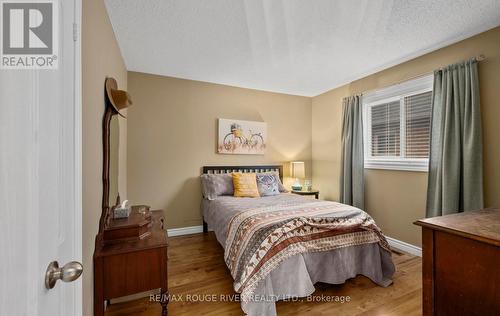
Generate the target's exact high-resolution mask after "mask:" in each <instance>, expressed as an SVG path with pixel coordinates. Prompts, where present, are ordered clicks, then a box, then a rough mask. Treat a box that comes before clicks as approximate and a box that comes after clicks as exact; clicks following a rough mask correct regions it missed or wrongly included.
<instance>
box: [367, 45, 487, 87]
mask: <svg viewBox="0 0 500 316" xmlns="http://www.w3.org/2000/svg"><path fill="white" fill-rule="evenodd" d="M472 58H474V57H472ZM475 58H476V60H477V61H483V60H485V59H486V56H484V55H483V54H480V55H477V56H475ZM433 73H434V71H430V72H426V73H423V74H420V75H416V76H413V77H410V78H405V79H403V80H399V81H397V82H395V83H391V84H390V85H388V86H385V87H379V88H374V89H370V90H365V91H363V92H361V93H359V94H361V95H363V94H366V93H369V92H372V91H376V90H381V89H384V88H387V87H390V86H395V85H398V84H400V83H403V82H405V81H409V80H413V79H418V78H422V77H426V76H429V75H432V74H433Z"/></svg>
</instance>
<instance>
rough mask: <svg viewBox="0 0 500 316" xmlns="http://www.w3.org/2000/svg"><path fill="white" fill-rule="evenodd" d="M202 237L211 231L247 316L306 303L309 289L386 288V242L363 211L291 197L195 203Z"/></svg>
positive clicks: (276, 168) (223, 170) (228, 198)
mask: <svg viewBox="0 0 500 316" xmlns="http://www.w3.org/2000/svg"><path fill="white" fill-rule="evenodd" d="M231 172H255V173H260V172H275V173H276V174H278V175H279V177H280V179H281V180H282V178H283V169H282V166H222V167H214V166H209V167H208V166H207V167H203V173H204V174H210V173H213V174H219V173H231ZM201 208H202V214H203V224H204V231H208V230H213V231H214V233H215V236H216V238H217V240H218V242H219V243H220V244H221V246H222V247H223V248H224V259H225V261H226V265H227V266H228V268H229V270H230V272H231V275H232V277H233V280H234V283H233V284H234V290H235V291H236V292H237V293H240V300H241V308H242V310H243V311H244V312H245V313H246V314H247V315H251V316H253V315H269V316H273V315H276V308H275V302H276V301H277V300H283V299H291V298H296V297H307V296H308V295H311V294H312V293H313V292H314V290H315V289H314V284H315V283H317V282H324V283H330V284H342V283H344V282H345V281H346V280H347V279H350V278H354V277H356V276H357V275H360V274H361V275H365V276H366V277H368V278H370V279H371V280H372V281H373V282H375V283H376V284H378V285H380V286H382V287H387V286H389V285H390V284H392V275H393V274H394V271H395V269H394V264H393V262H392V259H391V252H390V248H389V245H388V244H387V241H386V240H385V237H384V236H383V234H382V232H381V231H380V229H379V228H378V227H377V226H376V224H375V222H374V221H373V219H372V218H371V217H370V216H369V215H368V214H367V213H365V212H363V211H362V210H359V209H357V208H354V207H352V206H348V205H344V204H341V203H336V202H328V201H321V200H312V199H310V198H307V197H304V196H300V195H295V194H291V193H281V194H278V195H274V196H266V197H260V198H237V197H233V196H229V195H226V196H219V197H217V198H216V199H213V200H208V199H205V198H204V199H203V200H202V205H201Z"/></svg>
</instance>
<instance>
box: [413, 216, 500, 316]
mask: <svg viewBox="0 0 500 316" xmlns="http://www.w3.org/2000/svg"><path fill="white" fill-rule="evenodd" d="M415 224H416V225H419V226H422V251H423V259H422V269H423V272H422V273H423V275H422V282H423V313H424V315H453V316H454V315H467V316H473V315H478V316H486V315H500V210H498V209H484V210H479V211H471V212H464V213H458V214H453V215H447V216H439V217H433V218H427V219H422V220H419V221H417V222H415Z"/></svg>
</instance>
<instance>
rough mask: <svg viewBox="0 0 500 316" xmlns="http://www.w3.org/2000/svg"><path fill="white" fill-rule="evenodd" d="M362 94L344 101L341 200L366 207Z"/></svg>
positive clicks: (361, 207) (359, 206)
mask: <svg viewBox="0 0 500 316" xmlns="http://www.w3.org/2000/svg"><path fill="white" fill-rule="evenodd" d="M361 107H362V103H361V97H360V96H352V97H348V98H344V99H343V101H342V111H343V115H342V117H343V120H342V162H341V170H340V202H341V203H344V204H349V205H352V206H355V207H358V208H360V209H363V208H364V195H365V191H364V181H365V180H364V154H363V118H362V113H363V112H362V109H361Z"/></svg>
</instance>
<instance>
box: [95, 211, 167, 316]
mask: <svg viewBox="0 0 500 316" xmlns="http://www.w3.org/2000/svg"><path fill="white" fill-rule="evenodd" d="M130 236H136V237H130ZM167 246H168V244H167V232H166V230H165V229H164V219H163V213H162V211H149V210H148V211H147V213H146V214H142V213H140V212H139V211H138V209H137V208H134V209H133V210H132V213H131V214H130V217H129V218H128V219H118V220H110V223H109V225H108V227H107V228H106V229H105V230H103V231H102V232H101V233H99V234H98V235H97V237H96V248H95V249H96V250H95V252H94V316H102V315H104V309H105V304H104V302H105V301H106V302H109V300H110V299H113V298H118V297H123V296H127V295H131V294H136V293H141V292H146V291H150V290H154V289H161V300H160V303H161V305H162V315H163V316H166V315H167V304H168V279H167Z"/></svg>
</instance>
